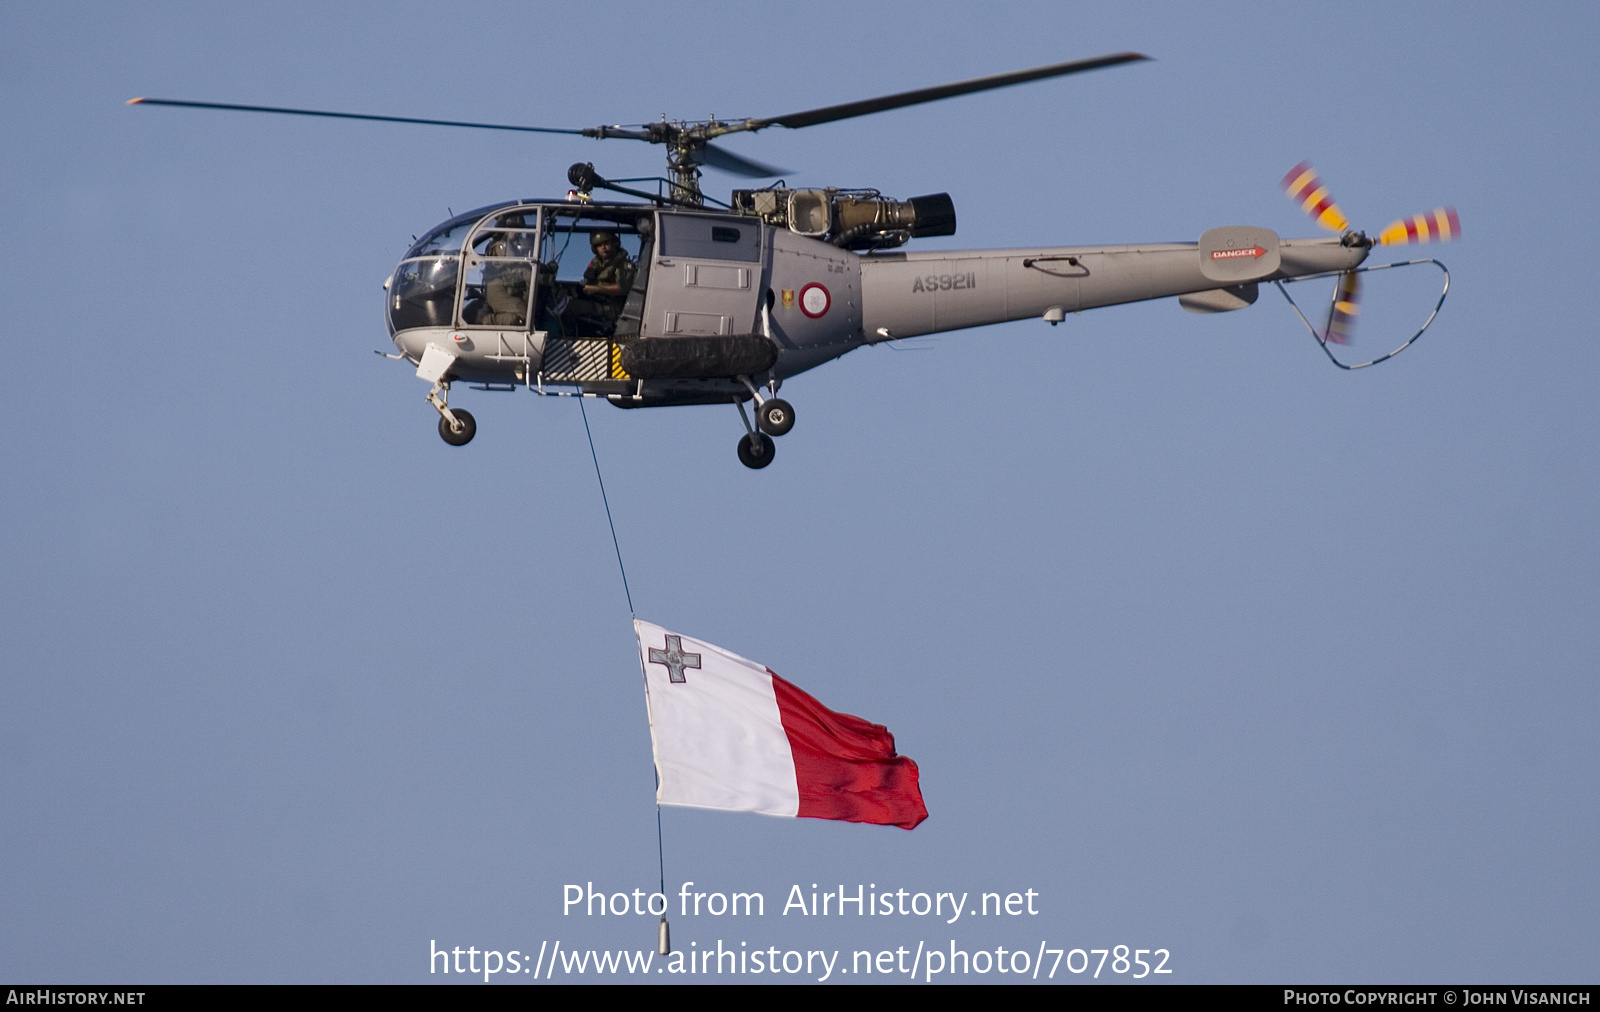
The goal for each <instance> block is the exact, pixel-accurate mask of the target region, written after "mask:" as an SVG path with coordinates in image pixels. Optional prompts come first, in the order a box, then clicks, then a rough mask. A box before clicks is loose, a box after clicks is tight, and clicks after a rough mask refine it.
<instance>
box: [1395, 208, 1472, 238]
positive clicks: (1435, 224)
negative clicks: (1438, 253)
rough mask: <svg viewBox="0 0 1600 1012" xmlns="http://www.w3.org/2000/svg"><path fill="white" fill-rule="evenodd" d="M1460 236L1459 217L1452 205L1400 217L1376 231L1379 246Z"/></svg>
mask: <svg viewBox="0 0 1600 1012" xmlns="http://www.w3.org/2000/svg"><path fill="white" fill-rule="evenodd" d="M1460 236H1461V219H1460V218H1457V217H1456V209H1455V208H1453V207H1436V208H1434V209H1433V210H1431V211H1429V212H1428V213H1427V214H1413V215H1412V216H1411V217H1409V218H1402V219H1400V220H1399V221H1397V222H1394V223H1393V224H1391V225H1389V227H1387V228H1385V229H1384V230H1383V231H1382V232H1380V233H1378V245H1379V246H1398V245H1402V244H1404V243H1410V242H1449V241H1450V240H1451V239H1457V238H1460Z"/></svg>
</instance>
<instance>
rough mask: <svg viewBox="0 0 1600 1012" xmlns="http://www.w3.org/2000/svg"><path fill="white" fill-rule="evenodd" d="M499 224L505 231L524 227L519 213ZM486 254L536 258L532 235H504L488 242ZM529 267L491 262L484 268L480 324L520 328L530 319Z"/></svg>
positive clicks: (517, 233)
mask: <svg viewBox="0 0 1600 1012" xmlns="http://www.w3.org/2000/svg"><path fill="white" fill-rule="evenodd" d="M498 224H499V225H500V226H501V227H503V228H524V227H526V224H525V221H524V219H523V217H522V215H520V214H512V215H507V216H506V217H505V218H504V219H502V220H501V221H500V222H498ZM484 255H486V256H491V257H516V258H519V259H528V258H531V257H532V256H533V234H532V233H531V232H512V233H505V232H501V233H499V234H497V235H496V236H495V237H494V239H492V240H491V241H490V242H489V245H488V246H487V247H486V248H485V249H484ZM532 274H533V271H532V267H531V265H529V264H517V263H489V264H485V265H484V268H483V301H484V303H485V306H484V308H483V311H481V312H480V313H479V314H478V320H477V322H478V323H479V324H480V325H493V324H498V325H500V326H502V327H521V326H523V325H524V323H525V322H526V320H527V317H526V315H525V314H526V313H527V309H528V285H529V281H530V280H531V279H532Z"/></svg>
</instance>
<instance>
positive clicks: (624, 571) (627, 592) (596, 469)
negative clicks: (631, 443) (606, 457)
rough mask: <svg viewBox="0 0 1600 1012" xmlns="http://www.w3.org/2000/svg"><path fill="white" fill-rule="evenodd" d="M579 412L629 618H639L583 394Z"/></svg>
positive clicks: (580, 396)
mask: <svg viewBox="0 0 1600 1012" xmlns="http://www.w3.org/2000/svg"><path fill="white" fill-rule="evenodd" d="M578 412H579V413H580V414H581V415H583V434H584V435H585V436H588V437H589V459H590V460H592V461H594V476H595V480H596V481H598V482H600V502H601V503H602V504H603V505H604V506H605V508H606V526H607V527H610V528H611V547H612V548H613V549H614V550H615V551H616V553H617V569H618V571H620V572H621V573H622V594H623V596H624V597H626V598H627V599H628V617H629V618H638V615H636V614H634V611H633V592H632V591H630V590H629V589H628V569H627V567H626V566H624V565H623V564H622V546H621V545H619V544H618V543H617V525H616V524H615V523H613V522H612V521H611V501H610V500H609V499H607V498H606V480H605V479H604V478H602V477H600V458H599V456H597V455H596V454H595V452H594V433H592V432H590V431H589V412H588V411H586V410H584V407H583V395H581V394H580V395H579V396H578Z"/></svg>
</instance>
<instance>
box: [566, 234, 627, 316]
mask: <svg viewBox="0 0 1600 1012" xmlns="http://www.w3.org/2000/svg"><path fill="white" fill-rule="evenodd" d="M589 248H590V249H591V250H593V251H594V259H593V260H590V261H589V266H588V267H587V268H586V269H585V270H584V272H583V294H584V298H581V299H573V300H572V301H571V302H570V303H569V304H568V305H567V307H566V313H565V314H564V315H566V316H567V318H568V319H570V320H571V321H572V322H573V323H574V324H575V331H574V332H575V333H579V334H590V335H594V336H598V337H610V336H611V333H612V331H614V330H615V329H616V326H617V317H618V316H621V315H622V304H623V301H624V300H626V299H627V297H628V290H629V289H631V288H632V287H633V276H634V264H633V261H632V260H630V259H628V254H627V253H625V252H623V249H622V241H621V240H620V239H618V238H617V234H616V233H615V232H592V233H590V235H589Z"/></svg>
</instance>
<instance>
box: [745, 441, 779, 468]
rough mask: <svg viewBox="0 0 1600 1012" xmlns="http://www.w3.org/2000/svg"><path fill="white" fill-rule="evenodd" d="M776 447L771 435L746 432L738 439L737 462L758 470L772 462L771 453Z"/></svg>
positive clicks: (774, 451)
mask: <svg viewBox="0 0 1600 1012" xmlns="http://www.w3.org/2000/svg"><path fill="white" fill-rule="evenodd" d="M777 449H778V447H777V446H776V445H775V444H774V443H773V442H772V437H771V436H769V435H767V434H766V433H765V432H755V433H746V434H745V436H744V438H743V439H741V440H739V463H741V464H743V465H744V466H745V467H749V468H754V469H757V470H759V469H761V468H763V467H766V466H767V465H768V464H770V463H772V455H773V454H774V453H776V452H777Z"/></svg>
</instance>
